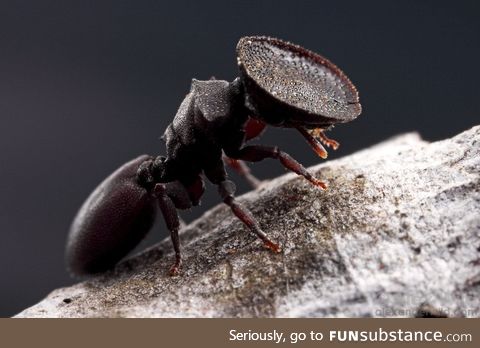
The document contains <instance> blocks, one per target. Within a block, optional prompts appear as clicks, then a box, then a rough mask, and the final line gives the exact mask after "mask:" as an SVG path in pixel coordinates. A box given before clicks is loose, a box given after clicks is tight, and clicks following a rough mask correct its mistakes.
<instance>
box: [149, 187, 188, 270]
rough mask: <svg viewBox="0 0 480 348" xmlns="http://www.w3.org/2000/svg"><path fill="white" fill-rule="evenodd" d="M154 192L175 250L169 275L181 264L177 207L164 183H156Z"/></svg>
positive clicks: (178, 268)
mask: <svg viewBox="0 0 480 348" xmlns="http://www.w3.org/2000/svg"><path fill="white" fill-rule="evenodd" d="M154 194H155V196H156V197H157V199H158V205H159V206H160V210H161V211H162V214H163V218H164V219H165V224H166V225H167V228H168V230H169V231H170V236H171V237H172V243H173V249H174V250H175V263H174V264H173V266H172V267H171V268H170V275H172V276H174V275H177V274H178V273H179V272H180V267H181V266H182V255H181V253H180V239H179V237H178V230H179V228H180V220H179V218H178V213H177V208H176V207H175V204H174V203H173V201H172V199H171V198H170V197H169V196H168V195H167V187H166V185H165V184H156V185H155V188H154Z"/></svg>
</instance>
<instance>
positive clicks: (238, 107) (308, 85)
mask: <svg viewBox="0 0 480 348" xmlns="http://www.w3.org/2000/svg"><path fill="white" fill-rule="evenodd" d="M237 60H238V65H239V70H240V77H239V78H237V79H235V80H234V81H232V82H227V81H223V80H216V79H210V80H206V81H199V80H195V79H194V80H192V85H191V90H190V93H189V94H188V95H187V96H186V97H185V99H184V100H183V102H182V104H181V105H180V108H179V109H178V112H177V114H176V116H175V118H174V119H173V122H172V123H171V124H170V125H169V126H168V127H167V129H166V131H165V133H164V135H163V140H164V141H165V143H166V156H157V157H152V156H146V155H144V156H140V157H138V158H136V159H134V160H132V161H131V162H128V163H126V164H124V165H123V166H122V167H121V168H119V169H118V170H117V171H116V172H114V173H113V174H112V175H111V176H109V177H108V178H107V179H105V181H104V182H102V183H101V184H100V186H98V187H97V189H96V190H95V191H94V192H93V193H92V194H91V195H90V197H89V198H88V199H87V201H86V202H85V203H84V205H83V206H82V208H81V209H80V211H79V212H78V214H77V216H76V218H75V220H74V222H73V224H72V227H71V230H70V235H69V238H68V242H67V262H68V265H69V268H70V270H71V271H72V272H73V273H75V274H91V273H96V272H101V271H104V270H107V269H109V268H111V267H113V266H114V265H115V264H116V263H117V262H118V261H119V260H120V259H121V258H122V257H123V256H125V255H126V254H127V253H128V252H129V251H130V250H131V249H133V248H134V247H135V246H136V245H137V244H138V242H139V241H140V240H141V239H142V238H143V237H144V235H145V234H146V233H147V232H148V231H149V229H150V228H151V226H152V224H153V221H154V218H155V205H156V204H157V203H158V205H159V207H160V210H161V212H162V215H163V217H164V219H165V222H166V225H167V228H168V229H169V231H170V233H171V237H172V242H173V246H174V250H175V255H176V259H175V262H174V264H173V266H172V268H171V270H170V272H171V274H172V275H174V274H177V273H178V272H179V270H180V267H181V263H182V259H181V252H180V241H179V236H178V230H179V226H180V223H179V218H178V214H177V209H189V208H190V207H192V206H196V205H198V204H199V202H200V198H201V196H202V194H203V191H204V177H206V178H207V179H208V180H209V181H210V182H212V183H213V184H215V185H217V187H218V191H219V194H220V196H221V199H222V200H223V202H224V203H225V204H227V205H228V206H230V208H231V210H232V212H233V213H234V214H235V215H236V216H237V217H238V218H239V219H240V220H241V221H242V222H243V223H244V224H245V225H246V226H247V227H248V228H249V229H250V230H251V231H252V232H254V233H255V234H256V235H257V236H258V237H259V238H260V239H261V240H262V241H263V242H264V244H265V246H266V247H268V248H270V249H272V250H273V251H276V252H279V251H280V247H279V246H278V245H277V244H276V243H274V242H273V241H271V240H270V239H269V238H268V236H267V235H266V234H265V233H264V232H263V231H262V229H261V227H260V225H259V224H258V222H257V221H256V220H255V218H254V217H253V215H252V214H251V213H250V212H249V211H248V210H247V209H246V208H245V207H244V206H242V205H241V204H240V203H238V202H237V201H236V200H235V197H234V193H235V185H234V183H233V182H232V181H230V180H228V177H227V173H226V171H225V166H224V164H225V163H226V164H228V165H230V166H231V167H232V168H234V169H235V170H237V171H238V172H239V173H240V174H242V175H243V176H244V177H245V178H246V179H247V180H248V181H249V182H250V183H251V184H252V185H253V186H256V185H258V183H259V182H258V180H256V179H255V177H253V176H252V175H251V174H250V172H249V170H248V168H247V167H246V165H245V164H244V163H243V161H247V162H257V161H261V160H263V159H266V158H272V159H277V160H278V161H280V163H281V164H282V165H283V166H284V167H285V168H287V169H288V170H291V171H293V172H295V173H297V174H298V175H301V176H303V177H304V178H305V179H307V180H308V181H310V182H311V183H312V184H314V185H316V186H318V187H319V188H322V189H326V187H327V186H326V184H325V183H323V182H322V181H320V180H319V179H317V178H315V177H314V176H313V175H311V174H310V173H309V172H308V171H307V170H306V169H305V168H304V167H303V166H302V165H301V164H299V163H298V162H297V161H295V160H294V159H293V158H292V157H290V156H289V155H288V154H287V153H285V152H283V151H282V150H280V149H279V148H278V147H276V146H262V145H246V141H248V140H250V139H252V138H255V137H256V136H258V135H259V134H260V133H262V132H263V130H264V128H265V126H266V125H272V126H277V127H287V128H295V129H297V130H298V131H299V132H300V133H301V134H302V135H303V136H304V137H305V139H306V140H307V141H308V143H309V144H310V145H311V146H312V148H313V149H314V150H315V152H316V153H317V154H318V155H319V156H320V157H322V158H326V156H327V152H326V150H325V148H324V147H323V146H322V143H323V144H324V145H326V146H329V147H332V148H334V149H336V148H337V147H338V145H339V144H338V143H337V142H336V141H334V140H332V139H329V138H327V137H326V136H325V134H324V130H326V129H328V128H329V127H331V126H332V125H334V124H337V123H345V122H349V121H352V120H353V119H355V118H356V117H357V116H358V115H359V114H360V113H361V106H360V103H359V98H358V93H357V90H356V89H355V87H354V86H353V84H352V83H351V82H350V80H349V79H348V78H347V77H346V76H345V74H344V73H343V72H342V71H341V70H340V69H339V68H337V67H336V66H335V65H334V64H332V63H331V62H330V61H328V60H327V59H325V58H324V57H322V56H320V55H318V54H316V53H313V52H311V51H308V50H306V49H304V48H302V47H300V46H296V45H293V44H290V43H287V42H284V41H281V40H278V39H273V38H269V37H244V38H242V39H240V41H239V43H238V45H237Z"/></svg>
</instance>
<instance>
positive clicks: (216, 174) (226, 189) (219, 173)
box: [204, 161, 281, 252]
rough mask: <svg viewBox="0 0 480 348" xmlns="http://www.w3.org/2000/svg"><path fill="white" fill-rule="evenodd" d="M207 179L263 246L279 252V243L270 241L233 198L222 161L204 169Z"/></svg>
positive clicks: (233, 186)
mask: <svg viewBox="0 0 480 348" xmlns="http://www.w3.org/2000/svg"><path fill="white" fill-rule="evenodd" d="M204 172H205V175H206V176H207V178H208V180H210V181H211V182H212V183H213V184H215V185H217V187H218V193H219V194H220V197H221V198H222V200H223V202H224V203H225V204H226V205H228V206H229V207H230V209H231V210H232V212H233V213H234V214H235V216H236V217H237V218H239V219H240V220H241V221H242V222H243V223H244V224H245V225H246V226H247V227H248V228H249V229H250V230H251V231H252V232H253V233H255V234H256V235H257V236H258V237H259V238H260V239H261V240H262V241H263V243H264V244H265V246H266V247H267V248H269V249H271V250H273V251H275V252H280V251H281V248H280V246H279V245H277V244H276V243H274V242H273V241H271V240H270V239H269V238H268V236H267V235H266V234H265V232H263V231H262V229H261V228H260V225H259V224H258V222H257V220H256V219H255V217H254V216H253V215H252V213H251V212H250V211H249V210H248V209H247V208H246V207H244V206H243V205H242V204H240V203H239V202H237V201H236V200H235V197H234V194H235V189H236V188H235V184H234V183H233V182H232V181H230V180H227V173H226V172H225V167H224V165H223V162H222V161H218V163H216V164H214V165H213V166H212V167H210V168H208V169H205V170H204Z"/></svg>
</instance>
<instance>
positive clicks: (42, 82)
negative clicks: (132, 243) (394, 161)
mask: <svg viewBox="0 0 480 348" xmlns="http://www.w3.org/2000/svg"><path fill="white" fill-rule="evenodd" d="M479 14H480V13H479V6H478V2H475V1H455V2H441V1H376V2H372V1H348V2H347V1H311V2H302V1H293V0H292V1H288V2H287V1H285V2H279V1H242V2H229V1H222V2H220V1H219V2H217V3H212V2H204V1H197V2H193V1H192V2H190V3H187V2H182V1H170V2H163V1H159V0H157V1H111V2H106V1H78V2H73V1H33V0H32V1H15V2H10V1H2V2H1V4H0V149H1V157H0V282H1V283H0V316H9V315H13V314H14V313H16V312H18V311H19V310H21V309H23V308H25V307H26V306H29V305H32V304H34V303H35V302H36V301H38V300H40V299H41V298H42V297H43V296H44V295H46V294H47V293H48V292H49V291H50V290H52V289H54V288H56V287H59V286H64V285H68V284H71V283H72V282H73V280H72V279H70V278H69V276H68V275H67V273H66V272H65V268H64V263H63V248H64V243H65V237H66V233H67V230H68V226H69V224H70V222H71V219H72V217H73V215H74V214H75V212H76V210H77V209H78V207H79V205H80V204H81V203H82V201H83V200H84V199H85V197H86V196H87V195H88V194H89V193H90V192H91V190H92V189H93V188H94V187H95V186H96V185H97V183H99V182H100V181H101V180H102V179H103V178H104V177H105V176H106V175H108V174H109V173H110V172H111V171H112V170H114V169H115V168H116V167H117V166H119V165H120V164H122V163H123V162H125V161H127V160H129V159H131V158H132V157H134V156H137V155H138V154H142V153H151V154H163V153H164V149H163V144H162V142H161V141H160V140H159V136H160V135H161V134H162V133H163V130H164V129H165V127H166V125H167V124H168V123H169V121H170V120H171V119H172V117H173V116H174V114H175V111H176V109H177V107H178V105H179V104H180V102H181V100H182V98H183V96H184V95H185V94H186V93H187V91H188V89H189V84H190V79H191V78H193V77H195V78H198V79H207V78H209V77H210V76H211V75H215V76H216V77H217V78H224V79H229V80H231V79H233V78H234V77H235V76H236V74H237V71H236V64H235V53H234V48H235V44H236V42H237V40H238V38H239V37H240V36H243V35H248V34H266V35H272V36H276V37H279V38H283V39H286V40H290V41H293V42H295V43H298V44H301V45H303V46H305V47H307V48H309V49H312V50H314V51H316V52H319V53H321V54H324V55H325V56H327V57H328V58H330V59H331V60H333V62H335V63H336V64H338V65H339V66H340V67H341V68H342V69H343V70H344V71H345V72H346V73H347V74H348V76H349V77H350V78H351V79H352V80H353V82H354V83H355V84H356V85H357V87H358V89H359V91H360V97H361V101H362V104H363V106H364V113H363V115H362V116H361V117H360V118H359V119H358V120H356V121H355V122H353V123H351V124H347V125H343V126H339V127H337V128H336V129H335V130H334V131H333V132H332V133H330V134H331V135H332V137H333V138H335V139H338V140H340V141H341V143H342V146H341V148H340V150H339V151H337V153H332V154H331V157H332V158H337V157H339V156H343V155H346V154H348V153H351V152H352V151H355V150H357V149H359V148H362V147H365V146H368V145H370V144H373V143H376V142H378V141H380V140H383V139H385V138H387V137H389V136H392V135H394V134H398V133H402V132H406V131H411V130H418V131H419V132H420V133H421V134H422V135H423V136H424V137H425V138H426V139H429V140H435V139H441V138H444V137H448V136H451V135H454V134H455V133H457V132H460V131H462V130H465V129H467V128H469V127H471V126H473V125H474V124H476V123H477V124H478V123H479V122H478V121H479V116H480V103H479V87H478V81H479V78H480V66H479V62H480V47H479V45H480V40H479V37H480V20H479V18H480V16H479ZM261 142H262V143H266V144H277V145H280V146H282V147H283V148H284V149H285V150H286V151H288V152H290V153H291V154H292V155H294V156H295V157H296V158H297V159H299V160H300V161H301V162H303V163H304V164H305V165H312V164H314V163H317V162H318V161H319V159H318V158H317V157H316V156H315V155H314V153H313V152H312V151H310V149H309V148H308V146H307V145H306V143H305V142H304V141H303V140H302V139H301V138H300V137H299V135H298V134H296V133H295V132H294V131H288V130H278V129H277V130H270V131H268V132H267V134H265V135H264V136H263V137H262V138H261ZM253 169H254V171H255V173H256V174H257V175H258V176H260V177H262V178H266V177H271V176H275V175H278V174H281V173H283V169H282V168H281V166H280V165H279V164H277V163H274V162H266V163H261V164H258V165H255V166H253ZM234 178H235V179H236V181H237V182H238V178H236V177H235V176H234ZM239 184H240V183H239ZM240 187H241V189H242V190H243V191H244V190H245V189H246V186H245V185H244V184H240ZM216 202H218V199H217V198H216V194H215V191H214V190H211V189H210V190H209V192H208V193H207V195H206V197H205V200H204V204H203V207H201V208H197V209H195V210H194V211H192V212H190V213H188V214H184V217H185V218H186V219H187V220H191V219H192V218H194V217H196V216H199V214H201V213H202V212H203V211H205V207H210V206H212V205H213V204H216ZM164 234H165V228H164V227H163V223H161V224H159V225H158V226H157V228H156V229H155V231H154V232H153V233H151V234H150V236H149V238H148V241H146V242H145V243H144V244H143V245H145V244H147V243H151V242H154V241H158V240H159V239H160V238H161V236H162V235H164ZM163 271H165V270H159V272H163Z"/></svg>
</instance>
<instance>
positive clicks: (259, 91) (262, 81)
mask: <svg viewBox="0 0 480 348" xmlns="http://www.w3.org/2000/svg"><path fill="white" fill-rule="evenodd" d="M237 58H238V62H239V68H240V74H241V78H242V81H243V83H244V86H245V90H246V94H247V95H248V98H249V102H250V104H251V106H252V108H253V109H254V111H255V112H256V113H257V114H258V115H257V116H259V117H260V118H263V119H265V120H266V122H268V123H270V124H275V123H277V124H282V123H285V124H287V125H290V126H294V125H298V124H308V125H310V126H312V127H313V126H316V127H319V126H322V127H326V126H329V125H332V124H335V123H344V122H349V121H352V120H353V119H355V118H356V117H357V116H358V115H360V112H361V106H360V103H359V97H358V93H357V90H356V88H355V86H354V85H353V84H352V82H351V81H350V80H349V79H348V77H347V76H346V75H345V74H344V73H343V72H342V71H341V70H340V69H339V68H338V67H337V66H335V65H334V64H333V63H331V62H330V61H329V60H328V59H326V58H324V57H322V56H321V55H319V54H316V53H314V52H311V51H309V50H306V49H305V48H303V47H300V46H296V45H293V44H291V43H288V42H284V41H281V40H278V39H274V38H269V37H262V36H258V37H245V38H242V39H240V41H239V43H238V45H237ZM279 119H282V121H283V122H282V121H279Z"/></svg>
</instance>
